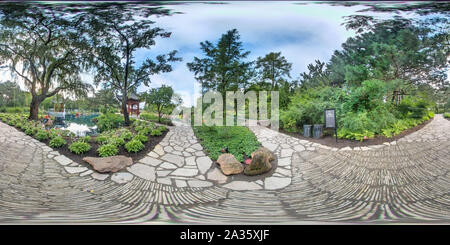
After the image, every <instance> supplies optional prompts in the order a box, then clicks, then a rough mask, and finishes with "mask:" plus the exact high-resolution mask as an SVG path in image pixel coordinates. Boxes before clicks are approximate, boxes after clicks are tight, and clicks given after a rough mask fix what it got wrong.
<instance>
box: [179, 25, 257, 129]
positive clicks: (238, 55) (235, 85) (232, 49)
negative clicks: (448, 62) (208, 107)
mask: <svg viewBox="0 0 450 245" xmlns="http://www.w3.org/2000/svg"><path fill="white" fill-rule="evenodd" d="M239 40H240V35H239V33H238V31H237V30H236V29H232V30H230V31H228V32H227V33H225V34H223V35H222V36H221V38H220V39H219V41H218V42H217V43H216V44H213V43H212V42H210V41H205V42H201V43H200V49H201V50H202V51H203V53H204V55H205V58H198V57H194V60H193V61H192V62H190V63H187V66H188V68H189V70H190V71H192V72H194V74H195V79H196V80H197V81H199V82H200V83H201V86H202V93H205V92H207V91H217V92H219V93H221V94H222V98H223V100H224V101H223V120H224V122H225V119H226V103H225V93H226V91H236V90H238V89H239V88H245V86H246V84H247V81H248V80H250V76H251V74H252V73H251V72H250V71H251V70H250V67H251V65H252V62H247V61H244V59H245V58H247V56H248V55H249V54H250V52H249V51H244V49H243V47H242V42H241V41H239Z"/></svg>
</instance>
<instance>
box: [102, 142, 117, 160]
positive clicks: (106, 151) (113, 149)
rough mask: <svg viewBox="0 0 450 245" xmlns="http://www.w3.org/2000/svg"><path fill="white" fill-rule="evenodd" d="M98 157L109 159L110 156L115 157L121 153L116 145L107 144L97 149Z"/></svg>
mask: <svg viewBox="0 0 450 245" xmlns="http://www.w3.org/2000/svg"><path fill="white" fill-rule="evenodd" d="M97 152H98V155H99V156H101V157H109V156H115V155H117V153H118V152H119V149H118V148H117V146H116V145H113V144H106V145H102V146H100V147H99V148H98V149H97Z"/></svg>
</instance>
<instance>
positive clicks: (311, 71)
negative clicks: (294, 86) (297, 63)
mask: <svg viewBox="0 0 450 245" xmlns="http://www.w3.org/2000/svg"><path fill="white" fill-rule="evenodd" d="M328 76H329V72H328V71H327V70H326V66H325V63H324V62H321V61H320V60H316V61H315V64H309V65H308V72H303V73H301V74H300V84H301V87H302V88H312V87H319V86H327V85H329V78H328Z"/></svg>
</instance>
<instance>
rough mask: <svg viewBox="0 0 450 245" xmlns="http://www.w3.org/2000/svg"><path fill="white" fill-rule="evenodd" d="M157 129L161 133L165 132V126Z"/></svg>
mask: <svg viewBox="0 0 450 245" xmlns="http://www.w3.org/2000/svg"><path fill="white" fill-rule="evenodd" d="M157 129H158V130H159V131H161V132H165V131H167V128H166V127H165V126H159V127H158V128H157Z"/></svg>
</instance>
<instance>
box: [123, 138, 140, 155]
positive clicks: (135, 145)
mask: <svg viewBox="0 0 450 245" xmlns="http://www.w3.org/2000/svg"><path fill="white" fill-rule="evenodd" d="M144 148H145V146H144V144H142V142H141V141H139V140H135V139H133V140H131V141H130V142H128V143H126V144H125V149H127V151H128V152H138V151H141V150H142V149H144Z"/></svg>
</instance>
